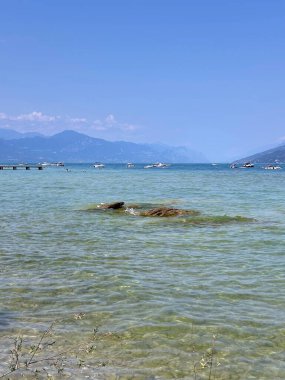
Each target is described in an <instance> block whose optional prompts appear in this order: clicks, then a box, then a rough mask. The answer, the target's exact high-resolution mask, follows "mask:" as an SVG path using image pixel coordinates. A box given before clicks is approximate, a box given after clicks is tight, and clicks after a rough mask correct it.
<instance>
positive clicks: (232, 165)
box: [230, 163, 238, 169]
mask: <svg viewBox="0 0 285 380" xmlns="http://www.w3.org/2000/svg"><path fill="white" fill-rule="evenodd" d="M230 168H231V169H237V168H238V164H236V163H233V164H231V165H230Z"/></svg>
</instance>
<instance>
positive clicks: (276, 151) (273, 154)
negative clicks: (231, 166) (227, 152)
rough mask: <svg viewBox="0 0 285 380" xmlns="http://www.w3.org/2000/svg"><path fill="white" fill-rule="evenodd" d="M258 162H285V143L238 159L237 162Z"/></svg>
mask: <svg viewBox="0 0 285 380" xmlns="http://www.w3.org/2000/svg"><path fill="white" fill-rule="evenodd" d="M246 161H250V162H256V163H259V162H260V163H272V162H276V161H277V162H285V145H280V146H278V147H276V148H272V149H268V150H265V151H264V152H261V153H256V154H253V155H251V156H248V157H245V158H242V159H240V160H237V161H236V162H246Z"/></svg>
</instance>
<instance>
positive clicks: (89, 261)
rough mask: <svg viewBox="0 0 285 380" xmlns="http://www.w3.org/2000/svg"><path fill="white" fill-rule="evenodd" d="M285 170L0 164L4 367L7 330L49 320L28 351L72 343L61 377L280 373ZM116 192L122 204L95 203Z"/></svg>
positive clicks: (26, 334) (9, 342) (29, 332)
mask: <svg viewBox="0 0 285 380" xmlns="http://www.w3.org/2000/svg"><path fill="white" fill-rule="evenodd" d="M66 168H68V169H69V171H67V170H66ZM284 183H285V169H283V170H276V171H273V170H264V169H262V168H261V167H255V168H253V169H243V170H242V169H234V170H233V169H229V167H228V165H221V164H220V165H215V166H213V165H206V164H205V165H194V164H193V165H192V164H191V165H172V166H170V167H169V168H167V169H149V170H146V169H143V166H142V165H137V166H136V167H135V168H132V169H127V168H126V167H125V165H106V167H105V168H104V169H102V170H98V169H95V168H93V167H91V166H90V165H83V164H81V165H66V166H65V167H64V168H60V167H59V168H51V167H50V168H46V169H44V170H43V171H38V170H30V171H26V170H16V171H10V170H4V171H1V172H0V195H1V196H0V200H1V216H0V226H1V228H0V264H1V267H0V273H1V283H0V300H1V310H0V361H1V364H0V375H1V374H3V373H5V372H7V369H9V367H8V362H9V360H10V359H11V357H10V354H9V350H10V349H11V347H12V346H13V338H15V337H17V336H23V346H24V345H25V344H31V342H38V341H39V338H40V337H41V336H42V333H43V331H44V330H45V329H47V328H48V327H49V325H50V323H52V322H53V321H55V320H57V321H59V322H58V323H57V324H56V325H55V326H54V334H53V336H52V337H50V338H49V339H51V340H52V341H55V343H53V344H50V346H47V347H40V348H41V351H44V350H48V351H46V352H39V351H40V350H38V351H37V353H36V355H35V356H36V357H37V355H51V352H52V353H53V355H56V354H58V355H60V354H61V353H62V351H66V352H67V354H65V363H64V370H63V372H62V369H61V370H58V369H57V371H58V372H59V374H58V375H56V374H55V373H56V372H52V371H55V370H54V369H50V371H51V372H52V373H53V374H54V376H55V377H56V376H58V377H64V376H65V377H66V378H74V379H81V378H82V379H83V378H91V379H197V380H198V379H246V380H247V379H284V378H285V363H284V350H285V325H284V319H285V291H284V290H285V274H284V261H285V260H284V255H285V253H284V252H285V244H284V242H285V234H284V231H285V206H284V205H285V203H284V198H285V197H284ZM113 201H124V202H125V203H126V205H127V206H128V205H129V206H130V210H128V211H127V212H124V211H114V210H108V211H102V210H101V211H98V210H97V211H96V205H97V204H100V203H104V202H113ZM134 204H136V205H138V206H137V207H142V208H144V209H147V208H149V209H150V208H153V207H156V206H157V205H163V206H167V207H175V208H181V209H191V210H197V211H199V212H200V214H199V215H198V216H183V217H174V218H155V217H143V216H140V215H137V213H138V212H137V211H136V209H135V208H133V205H134ZM94 208H95V211H94ZM237 216H239V217H237ZM80 313H82V314H80ZM83 314H84V315H83ZM94 330H95V331H94ZM45 339H46V338H45ZM25 342H27V343H25ZM23 350H24V349H23ZM49 365H50V366H52V365H51V362H49ZM45 367H47V364H46V363H45ZM53 368H56V367H53ZM47 371H49V369H47ZM17 373H18V372H17V371H16V372H15V373H14V375H13V376H14V377H13V376H11V375H9V376H10V378H17V376H18V375H17ZM19 376H20V375H19ZM29 376H31V373H30V372H28V371H26V372H25V371H24V377H26V378H29ZM22 378H23V377H22ZM43 378H47V374H46V375H45V377H43Z"/></svg>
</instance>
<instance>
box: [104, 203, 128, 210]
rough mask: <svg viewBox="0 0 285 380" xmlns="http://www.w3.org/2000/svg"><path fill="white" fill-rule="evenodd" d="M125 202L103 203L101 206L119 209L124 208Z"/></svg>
mask: <svg viewBox="0 0 285 380" xmlns="http://www.w3.org/2000/svg"><path fill="white" fill-rule="evenodd" d="M124 204H125V202H115V203H106V204H104V205H102V206H101V207H100V208H105V209H113V210H117V209H119V208H122V207H123V206H124Z"/></svg>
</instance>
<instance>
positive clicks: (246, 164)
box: [241, 162, 254, 169]
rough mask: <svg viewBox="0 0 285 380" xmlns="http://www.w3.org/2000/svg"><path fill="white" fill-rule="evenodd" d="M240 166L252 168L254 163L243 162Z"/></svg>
mask: <svg viewBox="0 0 285 380" xmlns="http://www.w3.org/2000/svg"><path fill="white" fill-rule="evenodd" d="M241 167H242V168H245V169H247V168H254V164H252V163H251V162H245V163H244V164H243V165H242V166H241Z"/></svg>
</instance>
